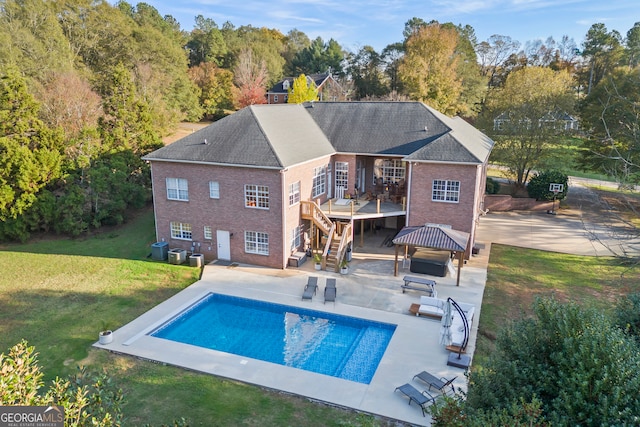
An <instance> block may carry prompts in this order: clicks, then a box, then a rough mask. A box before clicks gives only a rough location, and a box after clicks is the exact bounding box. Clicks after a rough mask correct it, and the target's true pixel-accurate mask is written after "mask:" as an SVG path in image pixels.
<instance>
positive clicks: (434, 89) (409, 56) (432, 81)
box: [398, 24, 462, 114]
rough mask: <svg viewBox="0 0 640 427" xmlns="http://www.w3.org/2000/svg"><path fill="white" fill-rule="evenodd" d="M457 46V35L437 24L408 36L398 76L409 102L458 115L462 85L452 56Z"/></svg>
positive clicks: (423, 27)
mask: <svg viewBox="0 0 640 427" xmlns="http://www.w3.org/2000/svg"><path fill="white" fill-rule="evenodd" d="M457 43H458V33H457V31H456V30H455V29H453V28H444V27H442V26H441V25H439V24H430V25H427V26H422V27H419V28H418V29H416V30H415V31H414V32H413V33H412V35H410V37H409V38H408V39H407V42H406V47H405V56H404V59H403V61H402V63H401V64H400V67H399V70H398V72H399V74H400V78H401V80H402V82H403V83H404V87H405V90H406V92H407V93H408V95H409V97H411V99H414V100H417V101H422V102H424V103H425V104H428V105H430V106H432V107H433V108H435V109H436V110H438V111H441V112H443V113H445V114H455V113H456V112H457V111H458V109H459V105H458V104H459V102H460V94H461V93H462V81H461V79H460V77H459V76H458V57H457V56H456V55H455V50H456V46H457Z"/></svg>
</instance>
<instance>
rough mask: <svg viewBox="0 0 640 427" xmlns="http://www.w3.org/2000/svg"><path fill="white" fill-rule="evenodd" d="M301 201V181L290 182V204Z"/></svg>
mask: <svg viewBox="0 0 640 427" xmlns="http://www.w3.org/2000/svg"><path fill="white" fill-rule="evenodd" d="M296 203H300V181H298V182H294V183H293V184H289V206H292V205H295V204H296Z"/></svg>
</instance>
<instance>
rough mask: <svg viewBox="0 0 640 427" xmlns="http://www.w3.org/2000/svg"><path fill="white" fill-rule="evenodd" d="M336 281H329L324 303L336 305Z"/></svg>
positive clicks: (325, 289) (325, 288)
mask: <svg viewBox="0 0 640 427" xmlns="http://www.w3.org/2000/svg"><path fill="white" fill-rule="evenodd" d="M336 293H337V289H336V279H331V278H330V279H327V285H326V286H325V287H324V302H325V304H326V302H327V301H330V302H333V303H334V304H335V303H336Z"/></svg>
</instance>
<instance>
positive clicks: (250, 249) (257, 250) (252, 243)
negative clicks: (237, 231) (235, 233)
mask: <svg viewBox="0 0 640 427" xmlns="http://www.w3.org/2000/svg"><path fill="white" fill-rule="evenodd" d="M244 251H245V252H246V253H248V254H258V255H269V235H268V234H267V233H261V232H259V231H245V232H244Z"/></svg>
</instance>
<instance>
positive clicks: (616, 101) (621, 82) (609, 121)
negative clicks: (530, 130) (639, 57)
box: [580, 67, 640, 186]
mask: <svg viewBox="0 0 640 427" xmlns="http://www.w3.org/2000/svg"><path fill="white" fill-rule="evenodd" d="M580 113H581V117H582V120H583V124H584V127H585V129H587V130H588V132H589V133H588V136H589V138H588V140H587V141H586V147H587V149H588V150H587V151H585V152H584V153H583V164H584V165H585V166H586V167H588V168H590V169H595V170H601V171H603V172H605V173H606V174H608V175H609V176H611V177H613V178H615V179H616V180H617V181H618V182H619V183H620V184H621V186H625V185H627V184H633V183H637V182H640V68H638V67H636V68H635V69H633V70H630V69H628V68H626V67H621V68H618V69H616V70H615V71H613V72H612V73H610V74H608V75H607V76H605V77H604V78H603V79H602V80H601V81H600V82H599V84H598V85H597V86H596V87H595V88H594V89H593V91H592V92H591V94H589V95H588V96H587V98H586V99H585V100H584V102H583V104H582V106H581V111H580Z"/></svg>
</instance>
